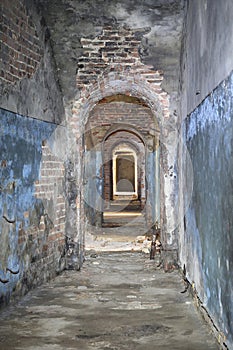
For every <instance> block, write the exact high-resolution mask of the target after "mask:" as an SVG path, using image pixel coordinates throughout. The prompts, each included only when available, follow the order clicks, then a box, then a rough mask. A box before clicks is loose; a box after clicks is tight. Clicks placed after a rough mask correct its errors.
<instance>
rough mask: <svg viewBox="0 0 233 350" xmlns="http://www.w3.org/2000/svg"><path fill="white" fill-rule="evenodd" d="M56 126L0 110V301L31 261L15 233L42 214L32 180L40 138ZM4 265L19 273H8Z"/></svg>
mask: <svg viewBox="0 0 233 350" xmlns="http://www.w3.org/2000/svg"><path fill="white" fill-rule="evenodd" d="M55 128H56V125H55V124H51V123H47V122H43V121H39V120H35V119H32V118H28V117H23V116H21V115H17V114H14V113H11V112H8V111H5V110H2V109H0V242H1V246H0V278H2V279H9V282H8V283H5V284H3V283H0V304H2V303H3V304H5V303H6V302H8V300H9V298H10V295H11V293H12V291H13V290H15V289H17V288H18V287H17V285H18V282H19V281H20V280H21V282H22V280H23V278H25V272H26V269H27V267H28V266H27V265H28V264H30V262H31V261H27V260H28V257H30V258H31V257H32V254H33V252H31V255H30V254H29V252H26V251H27V249H28V250H29V246H28V247H26V246H24V247H23V248H22V249H23V250H20V247H19V246H18V236H19V231H20V230H24V231H25V232H27V230H28V228H29V227H30V225H32V224H34V225H38V224H39V222H40V217H41V215H43V204H42V203H41V201H40V200H39V199H36V198H35V196H34V183H35V181H36V180H37V179H38V178H39V171H40V165H41V157H42V141H44V140H47V139H48V138H49V137H50V136H51V134H52V133H53V131H54V130H55ZM31 248H32V247H31ZM35 249H36V247H35ZM26 253H27V254H26ZM7 267H8V268H10V269H12V270H13V271H17V270H18V269H19V273H18V274H11V273H9V272H7V271H6V268H7ZM31 280H33V277H32V278H31ZM28 287H29V286H27V287H25V288H28Z"/></svg>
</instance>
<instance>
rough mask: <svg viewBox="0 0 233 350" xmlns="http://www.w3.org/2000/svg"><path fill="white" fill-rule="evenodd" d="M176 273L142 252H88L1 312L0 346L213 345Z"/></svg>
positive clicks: (119, 349) (116, 349) (140, 349)
mask: <svg viewBox="0 0 233 350" xmlns="http://www.w3.org/2000/svg"><path fill="white" fill-rule="evenodd" d="M182 290H184V284H183V282H182V278H181V276H180V275H179V274H178V273H177V272H172V273H165V272H163V271H162V270H156V263H155V261H152V260H149V258H148V255H147V254H143V253H126V252H125V253H112V254H110V253H104V254H101V255H98V256H96V255H95V254H93V255H92V254H89V256H87V260H86V262H85V264H84V267H83V269H82V270H81V271H79V272H77V271H65V272H64V273H63V274H62V275H60V276H58V277H57V278H56V279H55V280H53V281H51V282H50V283H47V284H45V285H43V286H41V287H39V288H37V289H36V290H34V291H32V292H31V293H29V294H28V295H27V296H26V297H25V298H23V299H22V300H21V302H20V303H19V304H17V305H15V306H10V307H9V308H7V309H5V310H3V311H2V312H1V314H0V349H1V350H11V349H17V350H42V349H43V350H63V349H64V350H65V349H66V350H71V349H72V350H73V349H76V350H77V349H80V350H86V349H88V350H98V349H99V350H124V349H127V350H152V349H153V350H154V349H159V350H161V349H171V350H175V349H179V350H180V349H184V350H194V349H195V350H208V349H211V350H216V349H219V347H218V345H217V343H216V341H215V339H214V337H213V335H212V334H211V332H210V330H209V328H208V326H207V325H206V324H205V323H204V321H203V320H202V318H201V316H200V315H199V313H198V312H197V311H196V309H195V307H194V305H193V302H192V299H191V297H190V296H189V295H188V294H187V293H185V294H182V293H180V292H181V291H182Z"/></svg>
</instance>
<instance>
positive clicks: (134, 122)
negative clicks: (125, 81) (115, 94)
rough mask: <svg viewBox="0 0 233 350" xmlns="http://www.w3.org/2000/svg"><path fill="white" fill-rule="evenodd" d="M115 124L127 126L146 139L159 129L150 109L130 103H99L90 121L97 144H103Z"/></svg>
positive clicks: (89, 124)
mask: <svg viewBox="0 0 233 350" xmlns="http://www.w3.org/2000/svg"><path fill="white" fill-rule="evenodd" d="M142 120H143V123H142ZM113 124H119V126H120V125H122V126H123V125H125V127H127V128H130V126H131V127H133V128H135V129H137V130H138V132H139V133H141V135H142V136H144V137H146V136H147V135H148V132H149V131H151V130H155V129H156V130H157V128H158V127H157V123H155V120H154V117H153V115H152V113H151V110H150V108H148V107H145V106H142V105H140V104H136V103H128V102H111V103H99V104H98V105H96V107H95V108H94V109H93V111H92V112H91V114H90V118H89V121H88V127H89V128H90V131H91V132H92V131H93V132H92V134H94V135H93V136H92V137H93V140H94V143H95V144H96V143H99V142H102V140H103V136H105V133H106V132H107V131H108V130H109V128H110V127H111V126H112V125H113Z"/></svg>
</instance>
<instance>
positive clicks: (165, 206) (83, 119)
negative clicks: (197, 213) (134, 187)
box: [68, 64, 176, 265]
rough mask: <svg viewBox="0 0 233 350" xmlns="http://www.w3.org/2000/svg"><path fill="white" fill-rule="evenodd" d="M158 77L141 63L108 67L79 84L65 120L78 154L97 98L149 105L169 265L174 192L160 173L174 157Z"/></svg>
mask: <svg viewBox="0 0 233 350" xmlns="http://www.w3.org/2000/svg"><path fill="white" fill-rule="evenodd" d="M162 79H163V77H162V73H161V72H160V71H153V70H152V69H151V67H147V66H145V65H142V64H140V65H138V66H134V67H132V68H131V69H128V68H123V69H122V68H117V67H116V66H112V67H111V66H109V67H108V68H107V69H105V71H104V72H103V73H102V74H101V75H100V76H99V77H98V79H97V80H96V81H95V82H94V83H93V84H92V85H90V86H84V87H83V89H82V90H81V92H80V95H79V98H77V100H76V101H75V103H74V104H73V109H72V117H71V118H70V120H69V121H68V125H69V127H70V129H71V130H72V134H73V137H74V139H73V143H74V144H75V151H76V152H77V153H79V154H82V152H83V147H84V144H83V135H84V134H85V126H86V124H87V122H88V118H89V116H90V113H91V112H92V110H93V109H94V108H95V106H96V105H97V104H98V103H99V102H100V101H101V100H103V99H105V98H108V97H110V96H114V95H117V94H122V95H125V96H129V97H133V98H136V99H138V100H140V101H142V103H143V104H144V105H146V106H147V107H149V108H150V111H151V113H152V115H153V118H154V120H155V123H156V125H157V130H153V132H155V133H156V132H157V133H159V135H160V143H161V145H162V149H161V158H160V159H161V160H160V173H161V174H162V176H161V182H160V200H161V226H162V232H163V244H164V246H166V247H168V249H169V250H170V251H171V252H172V253H171V254H170V255H171V259H170V260H171V261H172V262H171V263H170V262H169V258H168V259H167V260H168V263H167V265H169V264H170V265H173V261H174V260H175V258H174V256H175V257H176V248H173V247H174V245H175V244H176V243H175V242H176V233H175V231H170V232H168V231H169V230H170V228H169V225H170V227H172V228H173V226H174V224H173V222H174V221H175V219H174V218H173V211H172V210H171V209H170V208H172V207H173V203H172V196H173V195H174V186H173V185H172V186H171V184H168V183H166V181H165V180H164V174H166V173H168V171H169V163H170V164H174V163H175V159H174V158H173V155H172V156H171V154H169V151H168V149H169V147H170V148H171V147H172V148H174V147H173V145H172V143H170V144H169V135H168V134H167V130H168V129H169V125H170V122H171V121H170V120H169V96H168V94H167V93H166V92H164V91H163V90H162V88H161V83H162ZM167 140H168V142H167ZM167 145H168V147H167ZM80 163H81V158H79V160H77V165H76V172H77V174H76V179H77V182H78V183H82V178H83V173H82V171H80V169H82V165H81V164H80ZM79 188H80V192H79V196H78V197H77V231H78V232H77V237H78V240H80V239H81V241H82V242H84V237H83V233H85V225H86V224H85V220H84V208H83V201H84V197H83V190H82V186H80V187H79ZM165 193H166V196H165ZM82 244H84V243H82ZM82 244H81V245H82ZM173 250H174V252H173Z"/></svg>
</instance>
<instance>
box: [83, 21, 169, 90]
mask: <svg viewBox="0 0 233 350" xmlns="http://www.w3.org/2000/svg"><path fill="white" fill-rule="evenodd" d="M146 32H147V30H146V29H145V30H132V29H129V28H121V27H119V28H117V29H113V28H111V27H107V28H105V29H103V32H102V34H101V35H98V36H97V37H96V38H94V39H87V38H83V39H82V40H81V44H82V46H83V48H84V53H83V56H82V57H80V59H79V62H78V70H77V86H78V87H79V88H81V89H82V88H83V86H87V85H89V84H90V83H93V82H94V81H96V80H97V78H98V76H99V75H101V74H102V73H103V71H104V70H105V69H106V68H108V67H109V65H111V66H112V70H114V67H116V66H118V68H119V67H120V68H121V69H122V70H124V69H127V68H129V69H131V68H132V66H134V67H137V72H135V73H137V74H141V75H142V76H143V77H144V79H146V80H147V81H148V82H149V83H153V84H154V86H155V85H156V86H157V87H158V92H161V87H160V84H161V81H162V80H163V77H162V75H161V72H160V71H158V72H155V71H152V69H151V68H152V67H147V66H145V65H144V64H142V63H141V59H140V55H139V52H138V51H139V47H140V43H141V39H142V36H143V34H145V33H146Z"/></svg>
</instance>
